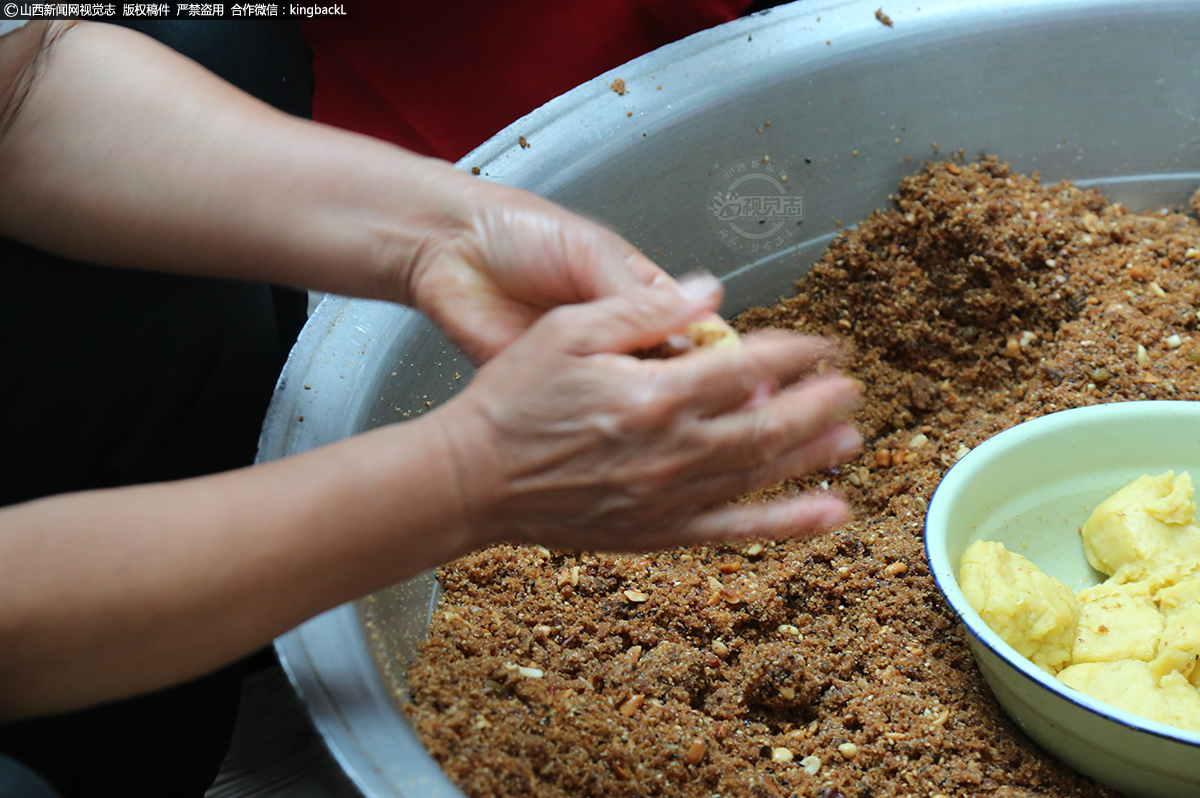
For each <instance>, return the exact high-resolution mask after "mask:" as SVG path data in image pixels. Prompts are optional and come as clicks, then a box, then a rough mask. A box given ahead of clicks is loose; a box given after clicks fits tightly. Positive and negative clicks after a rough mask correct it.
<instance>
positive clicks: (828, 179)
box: [260, 0, 1200, 798]
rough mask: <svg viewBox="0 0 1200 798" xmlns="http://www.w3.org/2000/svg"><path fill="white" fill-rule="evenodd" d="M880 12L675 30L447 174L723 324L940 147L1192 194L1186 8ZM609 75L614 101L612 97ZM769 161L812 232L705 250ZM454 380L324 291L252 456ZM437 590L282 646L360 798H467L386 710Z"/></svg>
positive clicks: (376, 603) (1191, 26)
mask: <svg viewBox="0 0 1200 798" xmlns="http://www.w3.org/2000/svg"><path fill="white" fill-rule="evenodd" d="M878 5H879V3H878V0H871V2H869V3H868V2H858V1H857V0H852V1H850V2H830V1H829V0H826V1H825V2H802V3H799V4H796V5H792V6H787V7H781V8H777V9H774V10H772V11H771V12H769V13H764V14H760V15H756V16H754V17H751V18H748V19H744V20H739V21H737V22H733V23H730V24H728V25H724V26H721V27H719V28H715V29H713V30H710V31H706V32H704V33H701V34H698V35H696V36H693V37H690V38H688V39H685V40H683V41H680V42H677V43H675V44H672V45H670V46H668V47H664V48H662V49H661V50H658V51H656V52H654V53H650V54H648V55H646V56H644V57H642V58H639V59H637V60H635V61H633V62H631V63H629V64H626V65H624V66H622V67H620V68H618V69H616V70H614V71H613V72H611V73H609V74H607V75H604V76H601V77H599V78H597V79H596V80H594V81H591V82H589V83H587V84H584V85H583V86H580V87H579V88H577V89H575V90H573V91H571V92H569V93H567V94H565V95H563V96H562V97H560V98H558V99H556V100H554V101H552V102H550V103H548V104H547V105H546V106H544V107H542V108H540V109H538V110H537V111H535V112H534V113H532V114H530V115H529V116H527V117H525V118H524V119H522V120H520V121H518V122H516V123H514V124H513V125H512V126H511V127H510V128H508V129H506V130H504V131H502V132H501V133H500V134H498V135H497V136H496V137H495V138H493V139H492V140H491V141H489V142H487V143H486V144H484V145H483V146H482V147H480V148H479V149H478V150H476V151H475V152H474V153H472V154H471V155H469V156H468V157H467V158H465V159H464V160H463V161H462V162H461V164H460V165H461V166H462V167H463V168H470V167H479V168H480V169H481V170H482V172H483V173H484V175H485V176H484V178H483V179H491V180H498V181H501V182H504V183H509V184H512V185H516V186H521V187H523V188H527V189H530V190H532V191H535V192H538V193H540V194H543V195H545V196H547V197H550V198H552V199H554V200H556V201H558V202H561V203H563V204H564V205H566V206H568V207H571V208H574V209H576V210H578V211H580V212H582V213H584V214H586V215H588V216H591V217H593V218H597V219H600V220H602V221H604V222H605V223H607V224H609V225H610V226H612V227H613V228H615V229H616V230H618V231H620V232H621V233H622V234H624V235H625V236H627V237H628V238H629V239H630V240H632V241H633V242H634V243H635V244H637V245H638V246H639V247H641V248H642V249H643V250H644V251H645V252H647V253H648V254H649V255H651V256H652V257H654V258H655V259H656V260H658V262H660V263H661V264H662V265H663V266H664V267H666V268H667V269H669V270H670V271H672V272H673V273H677V274H678V273H683V272H686V271H689V270H692V269H696V268H706V269H708V270H710V271H713V272H714V273H716V274H717V275H719V276H721V277H722V278H723V279H724V280H725V282H726V285H727V298H726V303H725V308H724V310H725V311H726V312H730V313H732V312H736V311H738V310H741V309H742V308H745V307H747V306H750V305H753V304H760V303H764V302H770V301H773V300H774V299H775V297H776V296H778V295H780V294H783V293H787V292H789V291H790V290H791V285H792V283H793V282H794V281H795V280H796V279H797V278H798V277H800V276H801V275H802V274H803V273H804V271H806V270H807V268H808V266H809V265H811V263H812V262H813V261H815V260H816V258H817V257H818V256H819V254H820V252H821V251H822V250H823V248H824V247H825V246H826V244H827V243H828V241H829V239H830V238H832V236H833V235H834V233H835V232H836V230H837V229H838V223H839V222H840V223H843V224H852V223H854V222H855V221H856V220H858V219H861V218H863V217H865V216H866V215H867V214H869V213H870V212H871V211H872V210H873V209H875V208H878V207H884V206H886V204H887V202H888V200H887V197H888V194H889V193H890V192H892V191H894V190H895V188H896V185H897V184H898V183H899V181H900V180H901V178H903V177H904V176H905V175H907V174H910V173H912V172H913V171H915V170H916V169H918V168H919V167H920V165H921V163H922V162H924V161H925V160H926V159H929V158H932V157H935V155H934V147H933V143H934V142H936V143H937V151H938V152H939V153H940V154H941V155H943V156H944V155H946V154H948V153H950V152H951V151H955V150H957V149H958V148H960V147H962V148H963V149H964V151H965V153H966V154H967V156H968V157H973V156H975V155H977V154H981V153H994V154H996V155H998V156H1000V157H1001V158H1002V159H1004V160H1007V161H1009V162H1010V163H1012V164H1013V166H1014V167H1015V168H1016V169H1018V170H1020V171H1023V172H1030V171H1033V170H1035V169H1036V170H1041V173H1042V177H1043V179H1045V180H1048V181H1052V180H1057V179H1060V178H1072V179H1075V180H1076V181H1077V182H1083V183H1086V184H1089V185H1096V186H1098V187H1100V188H1102V189H1104V190H1105V191H1107V192H1108V193H1109V195H1110V197H1112V198H1113V199H1115V200H1119V201H1122V202H1125V203H1126V204H1127V205H1129V206H1130V207H1132V208H1135V209H1140V208H1144V207H1148V206H1156V205H1159V204H1163V203H1175V204H1179V203H1182V202H1184V201H1185V200H1186V199H1187V196H1188V195H1189V194H1190V193H1191V191H1192V190H1193V189H1194V188H1195V187H1196V186H1197V185H1198V184H1200V157H1198V156H1200V125H1198V123H1197V117H1200V48H1197V47H1196V46H1195V42H1197V41H1200V14H1197V13H1196V6H1195V4H1194V2H1160V3H1155V4H1145V3H1137V2H1083V1H1082V0H1080V1H1078V2H1070V1H1068V0H1064V1H1062V2H1020V1H1019V0H1018V1H1017V2H1005V3H1001V2H964V1H961V0H919V2H908V3H904V4H896V3H888V4H887V5H886V9H885V10H886V11H887V13H888V15H889V16H890V17H891V18H892V20H893V21H894V23H895V25H894V27H890V28H889V27H885V26H884V25H882V24H880V23H879V22H878V21H877V20H876V19H875V17H874V12H875V9H876V8H877V7H878ZM615 78H621V79H622V80H624V81H625V84H626V86H627V87H628V89H629V93H628V94H626V95H624V96H619V95H617V94H616V93H615V92H613V91H611V90H610V89H609V88H608V83H610V82H611V81H612V80H613V79H615ZM660 86H661V88H659V87H660ZM768 120H770V122H771V124H770V125H769V126H767V125H766V124H765V123H766V122H767V121H768ZM518 136H524V137H526V139H527V141H528V143H529V145H530V146H529V148H528V149H523V148H521V147H520V146H519V144H518ZM897 139H898V140H899V143H897ZM763 155H769V156H770V157H771V159H772V161H774V162H776V163H780V164H783V165H786V166H787V168H788V169H789V170H790V172H791V174H792V175H793V178H792V181H793V182H791V183H789V185H790V186H794V187H795V188H794V189H792V190H794V191H796V192H797V193H798V194H800V195H802V196H803V200H804V217H803V224H802V225H801V226H799V227H798V229H799V230H800V231H801V234H800V235H798V236H797V237H796V239H794V240H796V241H797V242H798V243H797V244H796V245H795V246H791V247H789V248H788V249H785V250H782V251H779V252H774V253H771V254H770V255H767V256H760V257H755V256H754V255H753V254H747V253H745V252H739V251H735V250H734V249H731V248H729V247H727V246H725V245H724V244H723V243H721V241H720V240H718V238H717V237H716V234H715V231H714V229H713V219H712V216H711V213H710V212H709V211H707V210H706V207H705V206H706V204H707V203H708V200H709V197H710V195H711V194H710V192H711V186H712V182H713V180H714V175H716V174H718V173H719V171H720V170H721V168H722V167H724V166H725V165H728V164H730V163H733V162H735V161H737V160H738V159H742V158H747V157H761V156H763ZM909 156H911V160H910V159H909ZM470 374H471V369H470V366H469V364H467V363H466V361H465V360H464V359H463V358H462V357H461V355H459V354H458V353H456V352H455V351H454V350H453V349H452V348H451V347H450V346H448V345H447V344H446V342H445V339H444V338H442V337H441V335H440V334H439V333H438V332H437V331H436V330H435V329H433V328H432V327H431V326H430V325H429V324H428V323H427V322H426V321H425V320H424V319H423V318H422V317H421V316H420V315H419V314H417V313H415V312H412V311H409V310H406V309H403V308H399V307H394V306H389V305H386V304H382V303H374V302H364V301H357V300H354V301H352V300H346V299H342V298H337V297H329V298H327V299H326V300H325V301H324V302H323V303H322V304H321V306H320V307H319V308H318V309H317V312H316V313H315V314H314V316H313V317H312V319H311V320H310V321H309V324H308V326H307V327H306V328H305V330H304V333H303V334H302V336H301V339H300V341H299V342H298V344H297V346H296V348H295V349H294V350H293V352H292V355H291V358H290V359H289V362H288V365H287V368H286V369H285V371H284V374H283V376H282V377H281V379H280V382H279V386H278V388H277V391H276V395H275V398H274V400H273V402H272V405H271V408H270V410H269V412H268V417H267V420H266V423H265V426H264V430H263V435H262V440H261V444H260V458H261V459H263V460H269V459H272V458H275V457H281V456H284V455H286V454H291V453H296V452H299V451H304V450H305V449H308V448H312V447H314V446H318V445H321V444H323V443H327V442H330V441H333V440H336V439H338V438H341V437H344V436H346V435H350V434H353V433H355V432H358V431H361V430H364V429H368V428H371V427H374V426H378V425H380V424H386V423H391V422H394V421H401V420H403V419H404V418H406V417H409V416H410V415H416V414H418V413H420V412H423V411H424V410H425V409H426V404H425V403H426V402H431V403H433V404H434V405H436V404H437V403H439V402H442V401H445V400H446V399H448V398H449V397H450V396H451V395H452V394H453V393H454V391H455V390H456V389H457V388H459V387H461V386H462V385H463V384H464V383H465V382H466V381H467V380H468V379H469V376H470ZM305 386H308V387H307V388H306V387H305ZM301 416H303V421H301V420H300V418H301ZM434 585H435V583H434V581H433V580H432V579H431V578H430V577H429V576H428V575H426V576H424V577H422V578H419V579H416V580H413V581H411V582H409V583H406V584H404V585H400V586H398V587H397V588H394V589H393V590H391V591H386V592H384V593H382V594H380V595H378V596H375V597H372V598H370V599H367V600H364V601H361V602H359V603H358V606H351V605H347V606H344V607H340V608H338V609H335V610H333V611H331V612H329V613H326V614H324V615H322V616H320V617H318V618H316V619H314V620H312V621H310V622H308V623H306V624H304V625H303V626H301V627H299V628H298V629H296V630H294V631H293V632H291V633H289V634H287V635H285V636H284V637H282V638H280V639H279V641H278V642H277V650H278V652H279V655H280V658H281V660H282V661H283V663H284V666H285V668H286V669H287V671H288V673H289V675H290V677H291V679H292V681H293V683H294V685H295V686H296V688H297V690H298V692H299V694H300V696H301V698H302V699H303V700H304V702H305V703H306V705H307V706H308V708H309V711H310V712H311V713H312V715H313V717H314V720H315V722H316V725H317V727H318V729H319V730H320V732H321V733H322V735H323V736H324V739H325V741H326V743H327V745H328V746H329V748H330V751H331V752H332V753H333V755H334V756H335V757H336V758H337V760H338V761H339V762H340V763H341V765H342V767H343V768H344V769H345V770H346V772H347V773H348V775H349V776H350V778H351V779H352V780H353V781H354V783H355V784H356V785H357V788H358V789H359V790H360V791H361V792H362V794H363V795H364V796H367V797H368V798H397V797H403V798H418V797H419V798H426V797H432V796H458V795H460V793H458V791H457V790H456V789H455V788H454V787H453V786H452V785H451V784H450V783H449V781H448V780H447V779H446V778H445V777H444V776H443V775H442V773H441V771H440V770H439V769H438V768H437V767H436V765H434V763H433V762H432V760H431V759H430V758H429V757H428V756H427V755H426V754H425V752H424V751H423V750H422V749H421V747H420V745H419V744H418V743H417V742H416V740H415V738H414V737H413V735H412V734H411V731H410V730H409V728H408V726H407V725H406V723H405V720H404V715H403V713H402V712H401V711H400V710H399V709H398V708H397V705H396V704H394V703H393V700H392V689H393V688H395V690H396V691H397V694H398V695H399V696H401V697H402V695H403V672H404V666H405V663H406V661H407V660H408V659H409V658H410V657H411V656H412V654H413V653H414V650H415V646H416V644H417V643H418V642H419V640H420V638H421V636H422V634H423V630H424V627H425V625H426V623H427V620H428V615H429V608H430V606H431V601H432V600H433V598H434V595H433V593H434ZM375 638H377V639H375ZM377 662H378V663H380V664H378V665H377ZM401 700H402V698H401Z"/></svg>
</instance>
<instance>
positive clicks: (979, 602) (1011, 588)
mask: <svg viewBox="0 0 1200 798" xmlns="http://www.w3.org/2000/svg"><path fill="white" fill-rule="evenodd" d="M958 584H959V586H960V587H961V588H962V591H963V595H964V596H966V599H967V602H968V603H969V604H970V605H971V606H972V607H974V608H975V611H976V612H978V613H979V614H980V616H982V617H983V620H984V622H985V623H986V624H987V625H988V626H989V627H991V628H992V630H993V631H995V632H996V634H998V635H1000V638H1001V639H1002V640H1004V642H1006V643H1008V644H1009V645H1010V646H1012V647H1013V648H1015V649H1016V650H1017V651H1018V652H1019V653H1020V654H1021V655H1022V656H1024V657H1026V658H1028V659H1029V660H1031V661H1032V662H1033V664H1035V665H1037V666H1038V667H1040V668H1042V669H1043V670H1045V671H1047V672H1049V673H1057V672H1058V671H1059V670H1061V669H1062V668H1063V667H1065V666H1066V665H1067V664H1069V663H1070V661H1071V648H1072V646H1073V645H1074V641H1075V624H1076V622H1077V620H1078V618H1079V601H1078V599H1076V598H1075V594H1073V593H1072V592H1071V589H1070V588H1069V587H1067V586H1066V585H1064V584H1063V583H1062V582H1060V581H1059V580H1057V579H1055V578H1054V577H1052V576H1050V575H1048V574H1045V573H1043V572H1042V571H1041V570H1040V569H1039V568H1038V567H1037V566H1036V565H1034V564H1033V563H1031V562H1030V561H1029V560H1027V559H1025V558H1024V557H1022V556H1021V555H1020V554H1015V553H1013V552H1010V551H1007V550H1006V549H1005V548H1004V544H1003V543H996V542H993V541H982V540H980V541H976V542H975V543H973V544H971V547H970V548H968V549H967V550H966V552H964V553H963V556H962V563H961V564H960V566H959V575H958Z"/></svg>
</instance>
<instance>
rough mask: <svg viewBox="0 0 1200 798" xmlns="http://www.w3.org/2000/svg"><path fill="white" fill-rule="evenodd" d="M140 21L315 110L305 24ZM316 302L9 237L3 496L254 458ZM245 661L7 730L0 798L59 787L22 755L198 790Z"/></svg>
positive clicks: (3, 331) (66, 772)
mask: <svg viewBox="0 0 1200 798" xmlns="http://www.w3.org/2000/svg"><path fill="white" fill-rule="evenodd" d="M129 27H134V28H136V29H138V30H140V31H142V32H143V33H146V34H148V35H150V36H153V37H154V38H156V39H159V40H160V41H162V42H163V43H165V44H167V45H169V46H171V47H173V48H174V49H176V50H178V51H179V52H181V53H183V54H184V55H186V56H188V57H190V58H193V59H194V60H196V61H198V62H199V63H201V64H202V65H204V66H205V67H207V68H208V69H210V70H212V71H213V72H215V73H217V74H218V75H220V76H221V77H223V78H225V79H226V80H229V81H230V82H232V83H234V84H235V85H237V86H239V87H240V88H242V89H244V90H246V91H248V92H250V93H252V94H254V95H256V96H258V97H259V98H260V99H262V100H264V101H266V102H269V103H271V104H272V105H275V106H276V107H277V108H280V109H282V110H284V111H287V112H289V113H293V114H296V115H300V116H305V117H311V115H312V85H313V78H312V54H311V51H310V50H309V49H308V47H307V46H306V45H305V44H304V41H303V39H302V38H301V37H300V33H299V28H298V26H297V25H296V24H295V23H288V22H252V21H246V22H230V21H212V22H146V23H130V24H129ZM305 307H306V299H305V296H304V294H303V293H302V292H299V291H292V290H284V289H278V288H273V287H270V286H267V285H262V284H251V283H241V282H233V281H224V280H213V279H203V278H192V277H180V276H174V275H165V274H156V273H148V272H138V271H126V270H121V269H110V268H102V267H96V266H91V265H87V264H82V263H76V262H72V261H68V260H66V259H63V258H59V257H56V256H54V255H49V254H47V253H44V252H41V251H38V250H35V249H32V248H30V247H27V246H24V245H22V244H18V243H16V242H14V241H10V240H6V239H0V385H2V386H3V389H2V390H0V442H2V443H0V505H6V504H13V503H16V502H22V501H27V500H29V499H33V498H37V497H41V496H47V495H52V494H58V493H64V492H68V491H76V490H84V489H88V488H104V487H114V486H119V485H129V484H137V483H146V482H157V481H162V480H169V479H178V478H184V477H191V476H199V475H202V474H208V473H212V472H215V471H223V470H227V469H230V468H236V467H240V466H244V465H248V464H250V463H251V462H252V461H253V459H254V454H255V448H256V444H257V441H258V434H259V429H260V425H261V423H262V418H263V414H264V412H265V410H266V407H267V403H268V401H269V400H270V397H271V392H272V390H273V388H274V384H275V380H276V377H277V376H278V374H279V371H280V369H281V368H282V365H283V362H284V359H285V357H286V356H287V352H288V350H289V349H290V347H291V345H292V343H293V341H294V340H295V336H296V334H297V333H298V332H299V329H300V327H301V326H302V325H303V323H304V318H305ZM164 534H169V531H168V530H164ZM119 587H120V586H119V585H118V586H114V589H119ZM0 656H2V654H0ZM243 671H244V667H243V665H242V664H241V663H238V664H235V665H232V666H230V667H228V668H225V669H223V670H221V671H219V672H217V673H214V674H212V675H210V676H207V677H204V678H202V679H198V680H196V681H194V682H191V683H189V684H184V685H180V686H178V687H174V688H171V689H168V690H165V691H162V692H158V693H154V694H150V695H144V696H140V697H137V698H134V699H130V700H126V701H120V702H116V703H112V704H108V705H105V706H100V707H95V708H92V709H88V710H85V711H81V712H74V713H70V714H66V715H59V716H52V717H45V718H36V719H33V720H28V721H19V722H15V723H10V724H6V725H0V798H27V797H28V798H32V796H38V798H41V796H43V795H49V794H51V793H47V792H45V791H42V792H39V791H38V790H39V789H42V788H39V787H37V786H36V784H35V780H29V779H26V780H25V781H22V780H21V779H22V778H23V777H21V776H17V775H15V768H14V767H13V766H12V760H14V759H15V760H17V761H19V762H22V763H24V764H25V765H26V766H28V767H29V768H31V769H32V770H33V771H35V772H36V773H37V774H39V775H40V776H41V777H42V778H43V779H45V781H47V782H49V784H50V785H52V786H53V787H54V789H56V790H57V791H58V792H59V793H61V795H62V796H63V797H64V798H102V797H103V798H143V797H144V798H176V797H178V798H185V796H186V797H187V798H199V797H200V796H202V795H203V794H204V791H205V789H207V787H208V786H209V785H210V784H211V783H212V780H213V779H214V778H215V776H216V773H217V769H218V767H219V765H220V762H221V759H222V757H223V756H224V754H225V750H226V749H227V748H228V745H229V738H230V734H231V733H232V729H233V722H234V719H235V716H236V714H237V702H238V697H239V695H240V690H241V683H242V674H243ZM2 754H7V755H8V757H11V758H12V759H8V757H5V756H3V755H2ZM26 775H27V774H26ZM22 785H24V786H22ZM30 785H35V786H30ZM43 787H44V785H43ZM6 789H7V790H9V792H5V790H6Z"/></svg>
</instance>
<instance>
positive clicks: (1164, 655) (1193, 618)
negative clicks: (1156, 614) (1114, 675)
mask: <svg viewBox="0 0 1200 798" xmlns="http://www.w3.org/2000/svg"><path fill="white" fill-rule="evenodd" d="M1156 598H1157V600H1158V608H1159V611H1160V612H1161V613H1162V615H1163V617H1164V618H1165V619H1166V623H1165V625H1164V628H1163V630H1162V632H1161V633H1160V634H1159V637H1158V656H1157V657H1156V658H1155V659H1154V660H1153V661H1151V663H1150V672H1151V675H1153V676H1154V678H1155V679H1157V680H1160V681H1161V680H1162V679H1163V677H1165V676H1166V675H1167V674H1168V673H1170V672H1171V671H1178V672H1179V673H1181V674H1182V675H1183V676H1184V677H1185V678H1186V679H1187V680H1188V681H1189V682H1191V683H1192V684H1193V685H1200V668H1198V667H1196V664H1197V661H1200V578H1198V577H1192V578H1190V579H1185V580H1183V581H1181V582H1179V583H1177V584H1174V585H1171V586H1170V587H1165V588H1163V589H1162V590H1160V591H1158V595H1157V596H1156Z"/></svg>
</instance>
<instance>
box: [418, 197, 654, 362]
mask: <svg viewBox="0 0 1200 798" xmlns="http://www.w3.org/2000/svg"><path fill="white" fill-rule="evenodd" d="M468 204H469V205H470V206H471V207H472V208H473V209H474V210H473V212H472V213H471V214H470V215H469V218H468V219H467V221H466V223H465V224H464V225H462V226H460V227H458V228H456V229H455V230H454V231H453V233H451V234H448V235H443V236H440V237H438V238H436V239H435V240H432V241H431V242H429V244H428V245H427V246H426V247H425V248H424V250H423V251H422V252H421V254H420V255H419V257H418V258H417V261H416V264H415V266H414V267H413V270H412V273H411V276H410V278H409V279H410V284H411V287H410V289H409V291H408V296H410V297H413V298H415V301H416V304H417V307H418V308H420V309H421V311H422V312H423V313H425V315H426V316H428V317H429V318H430V319H432V320H433V321H434V323H435V324H437V325H438V326H439V327H440V328H441V329H442V330H444V331H445V332H446V334H447V335H448V336H449V337H450V340H451V341H453V342H454V343H455V345H456V346H458V347H459V348H460V349H462V350H463V352H465V353H466V354H467V356H468V357H470V358H471V360H472V361H473V362H475V363H483V362H486V361H487V360H488V359H489V358H491V357H493V356H494V355H495V354H496V353H498V352H499V351H500V350H502V349H503V348H504V347H506V346H508V345H509V344H510V343H512V342H513V341H514V340H516V339H517V338H518V337H519V336H520V335H521V334H522V333H524V332H525V331H526V330H527V329H529V327H530V326H531V325H532V324H533V323H534V322H535V321H537V320H538V319H539V318H541V316H542V314H544V313H545V312H546V311H547V310H549V309H550V308H554V307H557V306H559V305H568V304H576V303H580V302H589V301H591V300H594V299H599V298H602V297H607V296H613V295H616V294H619V293H621V292H622V291H625V290H628V289H631V288H638V287H642V286H647V285H662V284H665V283H674V280H673V279H672V278H671V277H670V276H669V275H667V273H666V272H664V271H663V270H662V269H661V268H659V267H658V266H657V265H655V264H654V263H653V262H652V261H650V259H648V258H647V257H645V256H644V255H642V254H641V253H640V252H638V251H637V249H636V248H634V246H633V245H632V244H630V243H629V242H628V241H626V240H625V239H623V238H622V237H621V236H619V235H617V234H616V233H613V232H612V231H611V230H608V229H606V228H604V227H602V226H600V225H598V224H595V223H593V222H590V221H588V220H586V219H584V218H582V217H580V216H576V215H575V214H573V213H571V212H569V211H567V210H565V209H563V208H560V207H559V206H557V205H555V204H553V203H551V202H548V201H546V200H544V199H541V198H540V197H537V196H535V195H533V194H529V193H527V192H524V191H519V190H516V189H512V188H508V187H505V186H491V185H486V184H481V185H480V186H479V187H478V188H476V190H475V191H473V192H472V196H471V197H469V198H468Z"/></svg>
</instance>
